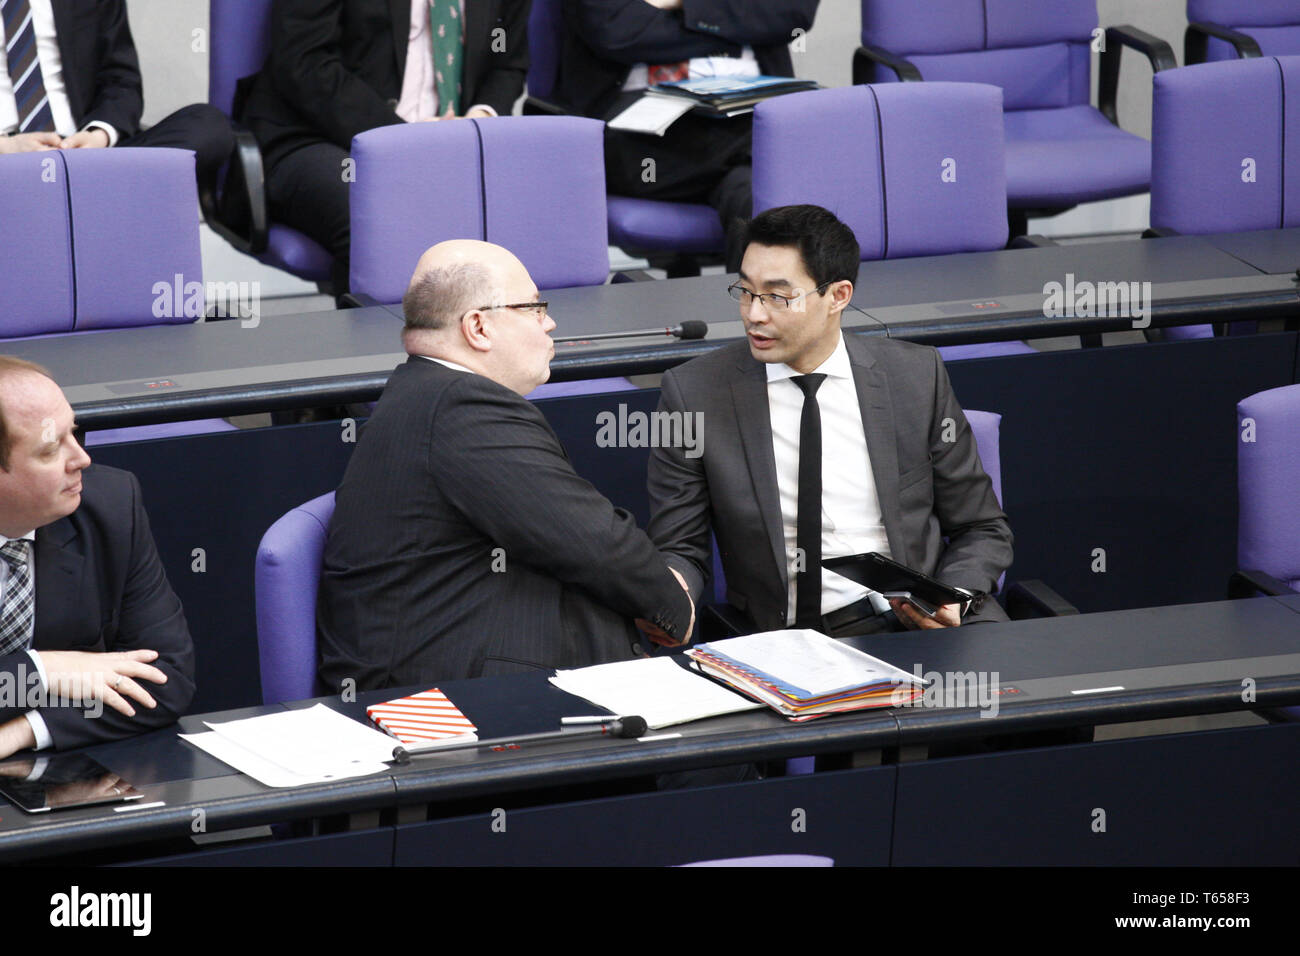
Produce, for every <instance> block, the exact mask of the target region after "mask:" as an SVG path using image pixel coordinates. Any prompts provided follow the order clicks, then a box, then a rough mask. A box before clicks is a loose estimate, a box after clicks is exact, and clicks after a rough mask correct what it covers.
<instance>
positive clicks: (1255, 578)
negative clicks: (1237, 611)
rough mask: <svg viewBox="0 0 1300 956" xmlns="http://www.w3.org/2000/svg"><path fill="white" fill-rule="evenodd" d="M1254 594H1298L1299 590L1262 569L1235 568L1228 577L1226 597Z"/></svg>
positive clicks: (1273, 595)
mask: <svg viewBox="0 0 1300 956" xmlns="http://www.w3.org/2000/svg"><path fill="white" fill-rule="evenodd" d="M1256 594H1267V595H1269V596H1270V597H1277V596H1278V595H1280V594H1300V592H1298V591H1295V590H1294V589H1292V588H1289V587H1287V586H1286V585H1285V584H1283V583H1282V582H1281V581H1279V580H1278V579H1277V578H1275V577H1273V576H1272V575H1271V574H1265V573H1264V572H1263V571H1246V570H1237V571H1234V572H1232V577H1230V578H1228V597H1229V598H1230V599H1233V600H1235V599H1236V598H1244V597H1253V596H1254V595H1256Z"/></svg>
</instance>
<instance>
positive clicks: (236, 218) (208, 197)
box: [199, 123, 269, 256]
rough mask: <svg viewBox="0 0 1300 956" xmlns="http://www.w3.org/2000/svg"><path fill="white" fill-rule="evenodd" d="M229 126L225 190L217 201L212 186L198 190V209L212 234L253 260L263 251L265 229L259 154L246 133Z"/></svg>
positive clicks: (251, 138) (261, 168)
mask: <svg viewBox="0 0 1300 956" xmlns="http://www.w3.org/2000/svg"><path fill="white" fill-rule="evenodd" d="M230 125H231V128H232V129H233V130H234V133H235V152H234V154H233V157H232V161H231V163H230V165H229V168H228V170H227V172H226V182H225V187H224V188H223V190H222V192H221V196H220V198H218V197H217V195H216V189H215V183H209V184H205V185H204V186H203V187H201V188H200V190H199V205H200V206H201V208H202V210H203V219H204V221H205V222H207V224H208V226H209V227H210V228H211V229H212V231H213V232H215V233H216V234H217V235H219V236H220V237H221V238H222V239H225V240H226V241H227V242H228V243H230V244H231V245H232V246H234V247H235V248H236V249H238V250H239V251H240V252H243V253H246V254H248V255H254V256H255V255H259V254H261V253H263V252H265V251H266V234H267V228H268V225H269V223H268V220H267V212H266V174H265V171H264V169H263V167H262V150H261V148H260V147H258V145H257V140H256V139H254V138H253V134H252V133H251V132H250V131H249V130H247V129H245V128H244V127H243V126H240V125H239V124H238V123H231V124H230Z"/></svg>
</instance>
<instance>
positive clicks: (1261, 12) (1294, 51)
mask: <svg viewBox="0 0 1300 956" xmlns="http://www.w3.org/2000/svg"><path fill="white" fill-rule="evenodd" d="M1187 19H1188V20H1189V21H1191V22H1193V23H1209V24H1214V25H1215V26H1220V27H1227V28H1228V29H1229V30H1234V31H1236V32H1237V33H1244V34H1246V36H1248V37H1250V38H1251V39H1252V40H1254V41H1255V43H1256V45H1258V46H1259V51H1260V53H1262V54H1263V55H1264V56H1295V55H1300V0H1187ZM1205 58H1206V60H1209V61H1212V60H1235V59H1236V58H1237V51H1236V50H1235V49H1233V47H1232V44H1230V43H1228V42H1227V41H1226V40H1221V39H1219V38H1217V37H1210V38H1209V40H1208V41H1207V43H1206V48H1205ZM1188 62H1189V63H1190V62H1191V61H1190V60H1188Z"/></svg>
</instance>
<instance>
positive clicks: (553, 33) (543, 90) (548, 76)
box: [528, 0, 564, 100]
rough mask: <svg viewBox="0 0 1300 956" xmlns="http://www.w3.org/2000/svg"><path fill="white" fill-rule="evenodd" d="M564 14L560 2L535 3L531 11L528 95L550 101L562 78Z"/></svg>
mask: <svg viewBox="0 0 1300 956" xmlns="http://www.w3.org/2000/svg"><path fill="white" fill-rule="evenodd" d="M563 35H564V11H563V10H562V9H561V8H560V0H533V5H532V8H531V9H530V10H529V11H528V95H529V96H535V97H537V98H538V99H542V100H545V99H549V98H550V96H551V93H552V92H553V91H554V90H555V84H556V82H557V81H558V80H559V78H560V46H561V43H562V38H563Z"/></svg>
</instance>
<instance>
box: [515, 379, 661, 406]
mask: <svg viewBox="0 0 1300 956" xmlns="http://www.w3.org/2000/svg"><path fill="white" fill-rule="evenodd" d="M636 390H637V387H636V386H635V385H633V384H632V383H631V382H629V381H628V380H627V379H625V378H589V379H584V380H582V381H578V382H547V383H545V384H544V385H539V386H537V387H536V388H535V389H533V390H532V391H531V392H529V393H528V394H527V395H525V396H524V398H526V399H528V400H529V401H530V402H535V401H537V400H538V399H539V398H573V397H575V396H577V395H604V394H608V393H612V392H635V391H636Z"/></svg>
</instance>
